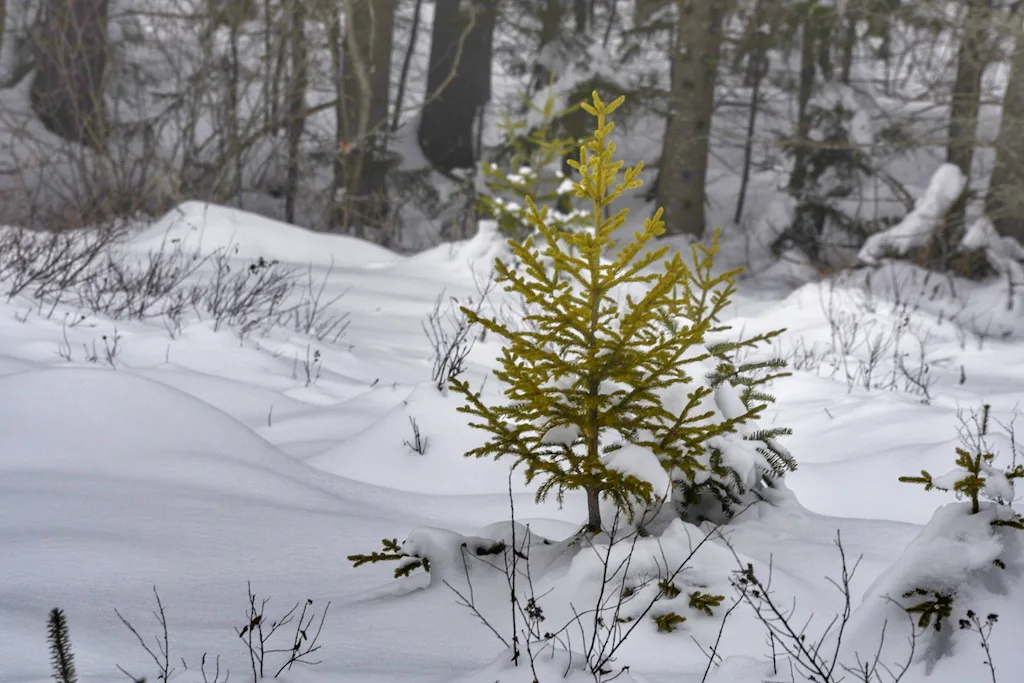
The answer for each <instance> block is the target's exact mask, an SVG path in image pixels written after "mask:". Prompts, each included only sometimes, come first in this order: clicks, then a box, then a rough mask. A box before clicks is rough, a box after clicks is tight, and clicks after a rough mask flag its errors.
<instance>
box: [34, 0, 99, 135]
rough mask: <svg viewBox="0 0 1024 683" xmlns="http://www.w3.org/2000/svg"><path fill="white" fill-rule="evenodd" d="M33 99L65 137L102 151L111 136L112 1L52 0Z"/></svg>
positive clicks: (41, 114) (51, 126)
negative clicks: (107, 88) (107, 95)
mask: <svg viewBox="0 0 1024 683" xmlns="http://www.w3.org/2000/svg"><path fill="white" fill-rule="evenodd" d="M45 8H46V13H45V18H44V21H43V25H42V29H41V32H40V36H39V42H38V43H37V44H36V46H35V47H36V50H35V53H36V54H35V57H36V76H35V80H34V81H33V83H32V87H31V90H30V95H29V97H30V101H31V104H32V109H33V111H35V113H36V115H37V116H38V117H39V120H40V121H42V123H43V125H44V126H46V128H47V129H49V130H50V131H52V132H53V133H55V134H57V135H59V136H60V137H62V138H64V139H66V140H70V141H72V142H77V143H80V144H84V145H89V146H91V147H93V148H95V149H102V148H104V147H105V145H106V141H107V134H108V122H107V110H106V106H105V104H104V97H103V84H104V76H105V74H106V69H107V20H108V3H107V0H47V2H46V5H45Z"/></svg>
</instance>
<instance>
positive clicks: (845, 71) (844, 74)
mask: <svg viewBox="0 0 1024 683" xmlns="http://www.w3.org/2000/svg"><path fill="white" fill-rule="evenodd" d="M859 19H860V12H859V10H858V8H857V6H856V4H855V3H852V2H851V3H849V4H848V5H847V6H846V15H845V16H844V17H843V23H844V27H843V38H842V43H841V44H840V46H839V82H840V83H844V84H846V85H849V84H850V75H851V72H852V71H853V53H854V51H855V50H856V48H857V22H858V21H859Z"/></svg>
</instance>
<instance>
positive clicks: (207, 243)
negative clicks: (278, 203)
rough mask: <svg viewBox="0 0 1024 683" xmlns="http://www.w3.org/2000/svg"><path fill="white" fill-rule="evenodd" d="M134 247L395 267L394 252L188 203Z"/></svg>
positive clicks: (236, 211) (144, 233)
mask: <svg viewBox="0 0 1024 683" xmlns="http://www.w3.org/2000/svg"><path fill="white" fill-rule="evenodd" d="M131 243H132V246H133V247H135V248H137V249H139V250H140V251H145V250H150V249H152V250H158V249H160V248H161V247H165V246H166V245H172V244H180V245H181V246H182V247H186V248H192V249H196V250H198V251H199V252H200V253H202V254H210V253H213V252H215V251H217V250H221V249H230V250H231V251H232V252H233V253H234V255H235V256H237V257H238V258H252V259H255V258H258V257H260V256H263V257H264V258H267V259H270V258H273V259H276V260H278V261H281V262H285V263H296V264H303V265H305V264H308V263H312V264H313V265H321V266H326V265H330V264H331V263H332V261H333V262H334V263H336V264H337V265H339V266H366V265H371V264H372V265H391V264H394V263H397V262H398V261H400V260H401V257H400V256H399V255H397V254H395V253H394V252H391V251H388V250H387V249H384V248H383V247H379V246H377V245H375V244H371V243H370V242H365V241H363V240H358V239H355V238H354V237H348V236H346V235H334V234H329V233H319V232H311V231H309V230H306V229H305V228H300V227H298V226H295V225H290V224H288V223H282V222H280V221H275V220H273V219H270V218H266V217H264V216H260V215H257V214H254V213H249V212H247V211H242V210H239V209H233V208H231V207H227V206H218V205H215V204H207V203H204V202H184V203H182V204H179V205H178V206H176V207H175V208H174V209H172V210H171V211H170V212H169V213H168V214H167V215H165V216H164V217H163V218H161V219H160V220H158V221H156V222H155V223H153V225H152V226H150V227H149V228H147V229H146V230H144V231H142V232H141V233H140V234H139V235H137V236H136V237H135V238H134V239H132V242H131Z"/></svg>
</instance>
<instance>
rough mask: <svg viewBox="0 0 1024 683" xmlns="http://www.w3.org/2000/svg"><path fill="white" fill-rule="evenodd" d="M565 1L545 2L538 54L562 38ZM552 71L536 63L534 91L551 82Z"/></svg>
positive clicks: (551, 0) (547, 0) (541, 18)
mask: <svg viewBox="0 0 1024 683" xmlns="http://www.w3.org/2000/svg"><path fill="white" fill-rule="evenodd" d="M565 8H566V5H565V0H544V5H543V7H542V9H541V15H540V46H539V49H538V52H542V51H543V50H544V48H545V47H547V46H548V45H551V44H552V43H555V42H556V41H558V40H559V39H560V38H561V37H562V19H563V18H565ZM551 76H552V73H551V70H550V69H548V68H547V67H546V66H544V65H542V64H540V63H536V64H535V65H534V69H533V83H534V90H540V89H541V88H544V87H546V86H547V85H548V83H549V82H550V80H551Z"/></svg>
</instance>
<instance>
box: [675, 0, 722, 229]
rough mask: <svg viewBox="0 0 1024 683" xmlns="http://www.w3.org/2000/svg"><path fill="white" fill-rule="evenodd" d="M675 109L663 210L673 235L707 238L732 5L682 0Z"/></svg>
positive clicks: (701, 0)
mask: <svg viewBox="0 0 1024 683" xmlns="http://www.w3.org/2000/svg"><path fill="white" fill-rule="evenodd" d="M678 1H679V15H680V17H679V23H678V25H677V26H676V43H675V54H674V55H673V56H672V67H671V69H672V77H671V80H672V89H671V92H670V94H669V106H670V107H671V109H670V112H669V116H668V120H667V121H666V124H665V140H664V143H663V145H662V154H661V164H660V165H659V168H658V183H657V184H658V188H657V196H658V206H660V207H663V208H664V209H665V231H666V232H667V233H668V234H670V235H684V234H685V235H692V236H694V237H697V238H700V237H701V236H703V234H704V203H705V197H706V194H705V184H706V180H707V171H708V154H709V152H710V148H711V119H712V115H713V114H714V110H715V85H716V82H717V78H718V61H719V58H720V55H721V45H722V24H723V23H724V19H725V15H726V12H727V11H728V10H729V7H730V5H731V3H728V2H725V1H724V0H719V1H718V2H714V3H709V2H704V1H703V0H678Z"/></svg>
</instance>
